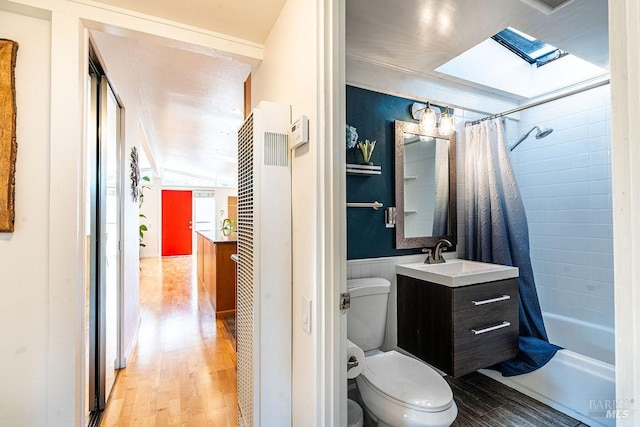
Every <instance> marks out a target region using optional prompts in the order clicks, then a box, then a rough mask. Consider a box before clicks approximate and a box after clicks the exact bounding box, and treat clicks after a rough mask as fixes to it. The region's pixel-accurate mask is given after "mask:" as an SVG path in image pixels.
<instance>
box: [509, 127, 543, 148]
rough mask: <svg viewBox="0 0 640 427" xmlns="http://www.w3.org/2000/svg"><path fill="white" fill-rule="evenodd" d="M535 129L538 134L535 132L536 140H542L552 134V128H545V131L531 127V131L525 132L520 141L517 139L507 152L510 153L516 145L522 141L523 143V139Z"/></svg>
mask: <svg viewBox="0 0 640 427" xmlns="http://www.w3.org/2000/svg"><path fill="white" fill-rule="evenodd" d="M535 129H538V132H536V139H542V138H544V137H546V136H549V134H550V133H551V132H553V129H552V128H547V129H545V128H542V129H540V127H538V126H534V127H532V128H531V130H530V131H529V132H527V133H525V134H524V135H522V136H521V137H520V139H519V140H517V141H516V143H515V144H513V145H512V146H511V148H510V149H509V150H510V151H513V149H514V148H516V147H517V146H518V145H520V143H521V142H522V141H524V140H525V139H527V138H528V137H529V135H530V134H531V132H533V131H534V130H535Z"/></svg>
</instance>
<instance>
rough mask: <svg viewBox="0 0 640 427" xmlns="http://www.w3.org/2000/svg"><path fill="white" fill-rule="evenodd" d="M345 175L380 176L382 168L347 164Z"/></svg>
mask: <svg viewBox="0 0 640 427" xmlns="http://www.w3.org/2000/svg"><path fill="white" fill-rule="evenodd" d="M347 173H348V174H350V175H382V167H381V166H376V165H358V164H352V163H347Z"/></svg>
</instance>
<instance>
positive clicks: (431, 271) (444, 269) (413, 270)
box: [396, 259, 519, 287]
mask: <svg viewBox="0 0 640 427" xmlns="http://www.w3.org/2000/svg"><path fill="white" fill-rule="evenodd" d="M396 273H397V274H401V275H403V276H408V277H412V278H414V279H418V280H424V281H426V282H432V283H437V284H440V285H444V286H449V287H458V286H467V285H474V284H476V283H486V282H495V281H497V280H505V279H512V278H515V277H518V274H519V271H518V268H517V267H509V266H506V265H498V264H490V263H486V262H476V261H467V260H462V259H451V260H447V262H445V263H442V264H425V263H421V262H419V263H412V264H401V265H396Z"/></svg>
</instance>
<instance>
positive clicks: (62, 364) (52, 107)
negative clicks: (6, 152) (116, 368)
mask: <svg viewBox="0 0 640 427" xmlns="http://www.w3.org/2000/svg"><path fill="white" fill-rule="evenodd" d="M0 11H3V12H1V13H2V15H1V16H0V20H1V21H0V22H1V28H2V30H3V34H2V36H3V37H15V38H16V39H18V41H20V43H21V45H22V48H21V50H20V51H19V52H18V79H17V85H18V144H19V148H18V174H17V199H16V203H17V209H18V212H17V221H16V232H15V233H13V234H12V235H2V236H1V237H0V255H1V256H0V260H1V261H0V263H1V265H0V267H1V269H2V278H1V279H0V280H1V281H2V284H3V285H5V283H8V284H7V285H5V286H4V288H3V292H4V295H5V296H6V298H3V299H2V301H3V302H2V303H0V304H6V307H4V306H3V307H2V308H3V310H2V313H0V316H2V317H1V319H2V320H4V324H5V325H20V327H19V328H7V327H5V328H3V331H2V332H1V334H2V336H1V338H2V339H1V340H0V358H1V361H2V362H4V363H3V366H5V367H10V369H4V370H3V373H2V374H0V375H1V378H0V379H1V381H0V424H3V425H4V424H7V425H29V426H44V425H56V426H57V425H60V426H73V425H78V426H79V425H83V424H84V423H85V420H84V402H83V396H84V380H85V372H84V369H83V367H84V331H85V326H84V325H85V324H84V313H85V297H84V284H85V274H86V269H85V259H86V253H85V250H84V242H85V236H84V229H85V227H84V216H83V214H82V213H83V211H84V205H83V203H84V197H83V195H84V193H83V187H84V182H83V176H84V173H83V169H84V156H83V153H84V138H83V136H84V135H85V132H84V128H83V126H84V124H83V115H84V111H85V108H84V96H85V89H86V73H87V52H88V44H87V39H86V32H85V28H86V27H85V26H84V25H88V26H91V27H92V28H94V29H95V28H100V29H105V28H110V29H111V30H113V29H116V30H117V31H120V32H122V33H125V34H135V35H141V34H144V33H148V34H153V35H154V36H161V37H166V38H169V39H173V40H178V41H180V42H183V43H192V44H195V45H198V46H204V47H206V48H210V49H220V50H221V51H223V52H226V53H229V54H233V55H236V56H237V57H239V58H246V59H247V62H248V63H252V62H253V61H255V60H257V59H258V60H259V59H261V56H262V50H261V48H260V47H259V46H257V45H255V44H253V43H248V42H247V43H244V42H241V41H237V40H229V39H227V38H221V37H219V36H218V35H217V34H215V33H212V32H210V31H204V30H199V29H195V28H192V27H188V26H185V25H180V24H176V23H171V22H167V21H166V20H160V19H158V18H155V17H153V16H148V15H142V14H130V13H126V11H122V10H119V9H114V8H111V7H109V6H105V5H100V7H96V6H94V5H93V3H91V2H88V1H86V2H85V1H83V0H79V1H66V0H56V1H51V0H11V1H9V0H0ZM7 12H9V13H7ZM32 16H40V17H44V19H42V20H39V19H33V18H32ZM48 17H50V18H48ZM116 92H122V96H121V98H122V101H123V104H124V107H125V109H127V110H126V114H127V118H125V126H126V128H125V134H126V139H127V141H126V143H125V144H126V145H125V147H124V153H123V155H124V157H125V158H128V155H129V153H130V150H131V147H132V145H133V144H135V143H137V141H140V139H141V138H140V136H139V126H138V121H137V120H135V119H133V118H132V117H131V116H129V115H130V114H133V113H135V110H136V107H135V105H134V104H133V102H132V99H131V98H128V97H127V96H126V94H125V92H126V90H122V91H119V88H116ZM127 168H128V163H126V162H125V169H127ZM124 176H125V177H128V172H125V173H124ZM124 200H127V199H126V198H125V199H124ZM128 200H129V201H125V205H124V209H125V213H124V216H125V218H124V227H123V233H124V242H123V245H124V246H123V248H124V254H125V255H124V257H125V259H124V264H123V265H124V269H125V272H124V281H125V293H124V299H125V304H124V307H123V316H124V319H125V325H124V341H125V343H123V346H124V347H125V348H127V347H128V348H129V349H130V345H127V344H130V343H131V338H132V337H133V335H134V333H135V330H136V327H137V311H138V307H137V304H138V302H137V298H138V297H137V276H138V268H137V265H138V256H137V254H138V210H137V205H136V204H135V203H133V202H131V199H130V198H128ZM133 206H135V209H133ZM131 254H135V255H133V256H132V255H131ZM14 331H15V332H14ZM34 402H35V403H34ZM5 421H6V422H5Z"/></svg>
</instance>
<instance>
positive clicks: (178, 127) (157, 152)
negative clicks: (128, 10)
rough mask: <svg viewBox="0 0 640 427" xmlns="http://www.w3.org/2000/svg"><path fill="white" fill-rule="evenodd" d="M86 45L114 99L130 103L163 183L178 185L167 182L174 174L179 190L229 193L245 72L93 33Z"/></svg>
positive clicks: (149, 43)
mask: <svg viewBox="0 0 640 427" xmlns="http://www.w3.org/2000/svg"><path fill="white" fill-rule="evenodd" d="M92 38H93V40H94V41H95V43H96V45H97V49H98V51H99V54H100V55H101V57H102V60H103V63H104V64H103V65H104V67H105V71H106V73H107V76H108V77H109V79H110V81H111V83H112V85H113V87H114V89H115V91H116V94H117V95H119V96H121V97H122V96H123V95H124V94H126V93H134V94H137V96H138V100H137V101H138V104H139V106H140V108H141V114H140V116H141V117H142V123H141V126H142V128H143V130H144V134H145V136H146V141H147V143H148V145H149V147H150V152H151V154H152V161H153V162H155V163H156V165H157V166H158V173H159V174H161V175H162V177H163V182H165V183H166V184H174V185H176V184H180V183H179V182H173V179H175V177H176V175H177V176H182V177H184V179H185V180H186V181H185V182H184V183H187V182H191V183H193V184H198V183H199V185H209V186H211V185H213V186H235V185H236V173H237V161H236V159H237V153H236V150H237V143H236V140H237V139H236V132H237V130H238V128H239V127H240V125H241V124H242V121H243V111H244V109H243V103H244V81H245V79H246V78H247V76H248V75H249V72H250V71H251V66H250V65H247V64H244V63H242V62H240V61H238V60H236V59H231V58H228V57H224V56H221V55H216V53H215V52H208V53H207V54H204V53H201V52H194V51H191V50H185V49H179V48H175V47H168V46H166V45H163V44H162V43H160V42H156V41H153V40H150V39H148V38H145V39H135V38H129V37H123V36H117V35H111V34H107V33H102V32H97V31H92ZM123 102H124V103H125V105H124V107H125V108H130V107H131V106H130V105H129V106H128V105H127V100H126V99H123ZM127 125H129V126H131V124H127ZM143 167H144V165H143ZM170 176H172V177H173V178H172V179H169V177H170Z"/></svg>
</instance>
